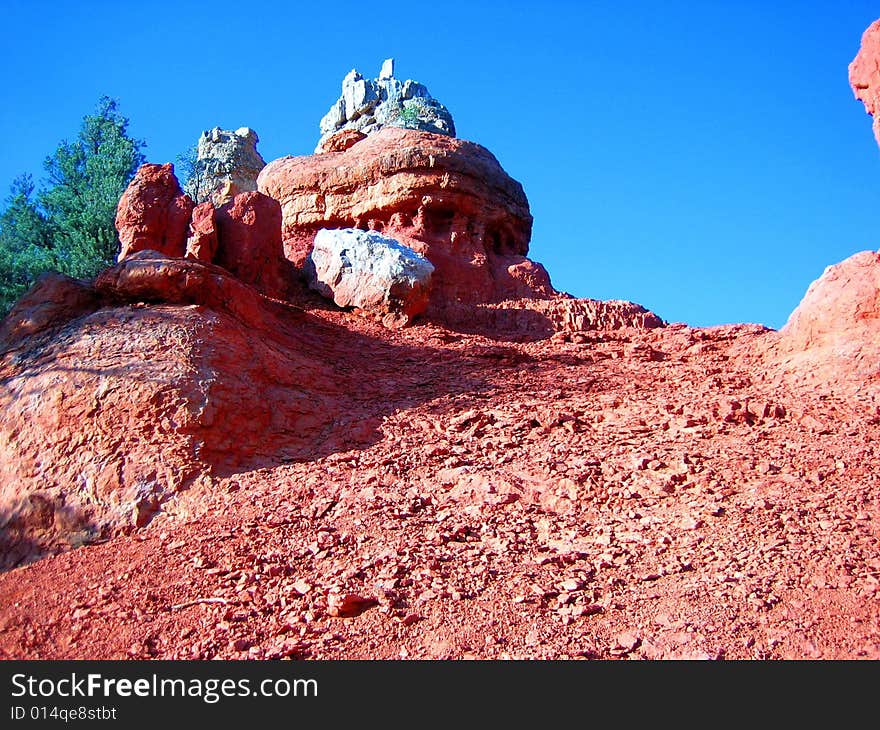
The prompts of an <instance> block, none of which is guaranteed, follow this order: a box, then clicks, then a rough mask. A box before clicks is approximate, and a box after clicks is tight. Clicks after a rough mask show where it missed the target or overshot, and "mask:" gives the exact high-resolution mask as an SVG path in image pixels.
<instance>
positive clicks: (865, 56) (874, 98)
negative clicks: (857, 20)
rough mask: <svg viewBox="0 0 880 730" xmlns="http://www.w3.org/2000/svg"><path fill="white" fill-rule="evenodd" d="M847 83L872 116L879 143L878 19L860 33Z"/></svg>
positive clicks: (879, 53) (879, 29) (879, 34)
mask: <svg viewBox="0 0 880 730" xmlns="http://www.w3.org/2000/svg"><path fill="white" fill-rule="evenodd" d="M849 83H850V86H852V89H853V92H854V93H855V95H856V98H857V99H859V100H860V101H862V102H863V103H864V105H865V110H866V111H867V112H868V114H871V115H873V117H874V136H875V137H876V138H877V144H880V113H878V112H880V20H875V21H874V22H873V23H871V25H870V26H869V28H868V29H867V30H866V31H865V33H864V34H863V35H862V46H861V48H860V49H859V52H858V54H857V55H856V57H855V58H854V59H853V61H852V63H850V65H849Z"/></svg>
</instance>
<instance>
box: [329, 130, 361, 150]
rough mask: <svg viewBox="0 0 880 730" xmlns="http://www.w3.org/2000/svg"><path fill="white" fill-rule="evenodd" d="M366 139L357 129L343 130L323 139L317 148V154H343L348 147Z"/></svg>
mask: <svg viewBox="0 0 880 730" xmlns="http://www.w3.org/2000/svg"><path fill="white" fill-rule="evenodd" d="M366 138H367V135H365V134H364V133H363V132H359V131H358V130H357V129H343V130H340V131H339V132H337V133H336V134H333V135H331V136H329V137H328V138H327V139H325V140H324V142H323V143H322V144H321V145H320V147H319V152H322V153H323V152H345V150H347V149H348V148H349V147H352V146H354V145H356V144H357V143H358V142H360V141H361V140H362V139H366Z"/></svg>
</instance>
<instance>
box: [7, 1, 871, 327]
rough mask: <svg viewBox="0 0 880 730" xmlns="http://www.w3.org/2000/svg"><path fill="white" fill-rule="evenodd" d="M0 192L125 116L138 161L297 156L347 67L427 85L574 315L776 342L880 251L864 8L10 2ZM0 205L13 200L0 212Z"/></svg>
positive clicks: (306, 147)
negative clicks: (816, 291)
mask: <svg viewBox="0 0 880 730" xmlns="http://www.w3.org/2000/svg"><path fill="white" fill-rule="evenodd" d="M0 10H2V23H0V47H2V49H3V63H2V64H0V89H2V104H0V188H2V189H3V190H4V191H6V190H8V185H9V183H10V182H11V180H12V179H13V177H14V176H15V175H17V174H19V173H22V172H32V173H34V174H35V175H36V174H38V173H40V172H41V164H42V160H43V158H44V157H45V156H46V155H47V154H49V153H50V152H51V151H52V150H53V149H54V148H55V146H56V145H57V143H58V142H59V141H60V140H61V139H63V138H65V137H73V136H75V134H76V131H77V129H78V126H79V123H80V120H81V118H82V116H83V115H84V114H86V113H89V112H90V111H92V110H93V108H94V106H95V103H96V101H97V99H98V97H99V96H100V95H101V94H107V95H109V96H113V97H115V98H117V99H118V100H119V102H120V105H121V109H122V112H123V113H124V114H125V115H126V116H128V117H129V118H130V119H131V128H130V130H131V132H132V133H133V134H134V135H135V136H137V137H139V138H142V139H144V140H146V142H147V145H148V146H147V148H146V154H147V157H148V159H149V160H150V161H153V162H166V161H173V160H174V159H175V157H176V156H177V155H178V154H179V153H180V152H182V151H183V150H184V149H185V148H186V147H187V146H189V145H190V144H192V143H193V142H195V141H196V139H197V138H198V135H199V133H200V132H201V131H202V130H203V129H207V128H210V127H213V126H216V125H220V126H222V127H225V128H236V127H240V126H245V125H246V126H250V127H253V128H254V129H256V130H257V132H258V134H259V136H260V145H259V149H260V151H261V153H262V154H263V156H264V157H265V158H266V160H267V161H268V160H271V159H274V158H276V157H279V156H281V155H285V154H294V155H297V154H308V153H310V152H311V151H312V149H313V148H314V145H315V143H316V141H317V138H318V136H319V135H318V121H319V120H320V118H321V116H322V115H323V114H324V113H325V112H326V110H327V109H328V108H329V106H330V104H331V103H332V102H333V101H334V100H335V99H336V98H337V96H338V95H339V88H340V82H341V80H342V77H343V76H344V75H345V73H346V72H347V71H349V70H350V69H351V68H358V69H359V70H360V71H361V72H363V73H365V74H369V75H371V76H374V75H376V74H377V73H378V71H379V67H380V64H381V62H382V60H383V59H384V58H386V57H389V56H393V57H394V58H395V59H396V60H397V69H396V70H397V76H399V77H402V78H413V79H416V80H418V81H421V82H422V83H424V84H426V85H427V86H428V88H429V90H430V91H431V93H432V94H433V95H434V96H435V97H437V98H438V99H439V100H440V101H441V102H443V103H444V104H445V105H446V106H447V107H448V108H449V109H450V111H451V112H452V114H453V116H454V118H455V122H456V126H457V128H458V133H459V136H460V137H464V138H466V139H470V140H473V141H475V142H479V143H480V144H482V145H484V146H486V147H488V148H489V149H490V150H491V151H492V152H493V153H494V154H495V156H496V157H497V158H498V159H499V161H500V162H501V164H502V165H503V166H504V168H505V169H506V170H507V171H508V173H510V175H512V176H513V177H514V178H516V179H517V180H519V181H520V182H521V183H522V184H523V187H524V188H525V191H526V194H527V195H528V197H529V201H530V203H531V209H532V214H533V215H534V218H535V225H534V233H533V237H532V245H531V256H532V258H534V259H536V260H538V261H540V262H542V263H543V264H544V265H545V266H546V267H547V269H548V270H549V271H550V274H551V277H552V279H553V282H554V285H555V286H556V287H557V288H558V289H562V290H565V291H568V292H571V293H572V294H575V295H577V296H585V297H595V298H601V299H631V300H634V301H637V302H639V303H641V304H643V305H645V306H646V307H648V308H650V309H652V310H654V311H655V312H657V313H658V314H659V315H660V316H662V317H664V318H665V319H667V320H669V321H672V322H687V323H689V324H692V325H711V324H721V323H727V322H759V323H763V324H766V325H768V326H771V327H779V326H781V325H782V324H783V323H784V322H785V320H786V318H787V317H788V314H789V313H790V312H791V310H792V309H793V308H794V307H795V306H796V305H797V303H798V301H799V300H800V298H801V296H802V295H803V293H804V292H805V290H806V288H807V286H808V285H809V284H810V282H811V281H812V280H813V279H815V278H816V277H818V276H819V275H820V274H821V273H822V270H823V269H824V267H825V266H827V265H829V264H832V263H836V262H838V261H841V260H842V259H844V258H846V257H847V256H849V255H850V254H853V253H855V252H856V251H861V250H865V249H877V248H878V247H880V240H878V239H880V235H878V228H880V218H878V211H880V205H878V203H880V150H878V148H877V145H876V144H875V142H874V139H873V136H872V134H871V123H870V118H869V117H868V116H866V114H865V112H864V109H863V107H862V105H861V103H859V102H857V101H856V100H855V99H854V98H853V95H852V92H851V91H850V88H849V85H848V82H847V65H848V64H849V62H850V61H851V60H852V58H853V57H854V55H855V54H856V52H857V50H858V47H859V41H860V38H861V34H862V32H863V31H864V29H865V28H866V27H867V26H868V25H869V24H870V23H871V21H873V20H874V19H875V18H876V17H878V16H880V4H877V3H876V2H874V3H871V2H850V1H847V0H835V1H834V2H831V1H828V2H779V1H778V0H773V1H772V2H768V1H766V0H763V1H762V0H738V1H733V0H731V1H729V2H711V1H708V0H706V1H704V2H694V0H689V1H688V2H679V0H668V1H666V2H659V1H658V2H625V0H618V1H617V2H611V1H608V2H562V1H560V0H549V2H546V3H543V4H538V3H534V2H517V1H515V0H514V1H513V2H488V1H481V0H469V1H468V2H460V1H459V0H443V2H438V3H417V2H411V1H410V2H405V3H398V2H394V1H392V0H388V1H386V2H378V3H365V2H364V3H353V2H327V3H315V2H312V3H298V2H274V1H266V2H259V3H242V2H236V3H223V2H211V3H196V2H189V1H188V0H177V1H176V2H164V1H163V2H140V3H135V2H128V1H127V0H115V1H114V2H97V1H91V2H90V1H89V0H82V1H81V2H42V3H41V2H36V1H35V0H28V1H27V2H20V1H19V0H0ZM4 195H5V192H4Z"/></svg>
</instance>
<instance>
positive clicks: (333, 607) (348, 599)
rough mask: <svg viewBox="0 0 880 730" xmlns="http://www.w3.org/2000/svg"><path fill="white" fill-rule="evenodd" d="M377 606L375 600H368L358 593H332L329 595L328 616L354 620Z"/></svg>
mask: <svg viewBox="0 0 880 730" xmlns="http://www.w3.org/2000/svg"><path fill="white" fill-rule="evenodd" d="M377 604H378V601H377V600H376V599H375V598H366V597H364V596H360V595H358V594H357V593H333V592H331V593H328V594H327V615H328V616H332V617H334V618H352V617H354V616H359V615H360V614H362V613H363V612H364V611H366V610H367V609H368V608H371V607H373V606H375V605H377Z"/></svg>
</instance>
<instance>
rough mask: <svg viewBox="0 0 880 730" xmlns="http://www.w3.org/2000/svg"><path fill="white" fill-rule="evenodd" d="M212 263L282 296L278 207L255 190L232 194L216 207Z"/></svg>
mask: <svg viewBox="0 0 880 730" xmlns="http://www.w3.org/2000/svg"><path fill="white" fill-rule="evenodd" d="M217 235H218V239H219V246H218V248H217V255H216V257H215V263H217V264H218V265H219V266H222V267H223V268H224V269H226V270H227V271H229V272H231V273H233V274H234V275H235V276H237V277H238V278H239V279H241V280H242V281H244V282H246V283H248V284H251V285H252V286H254V287H256V288H257V289H259V290H260V291H262V292H264V293H265V294H268V295H269V296H273V297H281V296H283V293H284V289H285V275H284V269H285V259H284V250H283V248H282V246H281V207H280V206H279V205H278V203H277V202H276V201H275V200H272V198H270V197H268V196H266V195H263V194H262V193H258V192H246V193H240V194H239V195H236V196H235V197H234V198H233V199H232V202H230V203H227V204H226V205H224V206H222V207H220V208H218V209H217Z"/></svg>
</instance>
